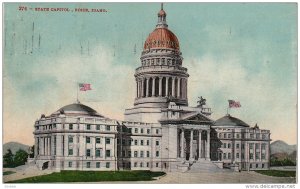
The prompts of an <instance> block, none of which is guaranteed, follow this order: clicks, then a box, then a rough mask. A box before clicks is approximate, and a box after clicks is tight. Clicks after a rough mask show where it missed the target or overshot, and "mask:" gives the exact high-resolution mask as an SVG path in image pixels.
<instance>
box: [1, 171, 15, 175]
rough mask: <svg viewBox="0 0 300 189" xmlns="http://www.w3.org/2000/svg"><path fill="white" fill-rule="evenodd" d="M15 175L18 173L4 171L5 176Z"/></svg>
mask: <svg viewBox="0 0 300 189" xmlns="http://www.w3.org/2000/svg"><path fill="white" fill-rule="evenodd" d="M14 173H16V172H14V171H4V172H3V175H11V174H14Z"/></svg>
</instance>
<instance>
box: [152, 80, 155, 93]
mask: <svg viewBox="0 0 300 189" xmlns="http://www.w3.org/2000/svg"><path fill="white" fill-rule="evenodd" d="M153 96H155V77H154V78H152V97H153Z"/></svg>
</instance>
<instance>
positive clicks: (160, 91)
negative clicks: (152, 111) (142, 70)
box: [158, 77, 162, 96]
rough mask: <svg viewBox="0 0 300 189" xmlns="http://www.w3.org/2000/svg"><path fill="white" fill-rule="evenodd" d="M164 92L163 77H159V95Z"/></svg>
mask: <svg viewBox="0 0 300 189" xmlns="http://www.w3.org/2000/svg"><path fill="white" fill-rule="evenodd" d="M161 94H162V77H160V78H159V91H158V96H161Z"/></svg>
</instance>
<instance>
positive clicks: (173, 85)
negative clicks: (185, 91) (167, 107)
mask: <svg viewBox="0 0 300 189" xmlns="http://www.w3.org/2000/svg"><path fill="white" fill-rule="evenodd" d="M172 96H173V97H175V77H173V78H172Z"/></svg>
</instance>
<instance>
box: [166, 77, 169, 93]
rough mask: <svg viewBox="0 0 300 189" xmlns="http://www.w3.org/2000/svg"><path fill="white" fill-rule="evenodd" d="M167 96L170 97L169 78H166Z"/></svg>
mask: <svg viewBox="0 0 300 189" xmlns="http://www.w3.org/2000/svg"><path fill="white" fill-rule="evenodd" d="M166 96H169V77H166Z"/></svg>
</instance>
